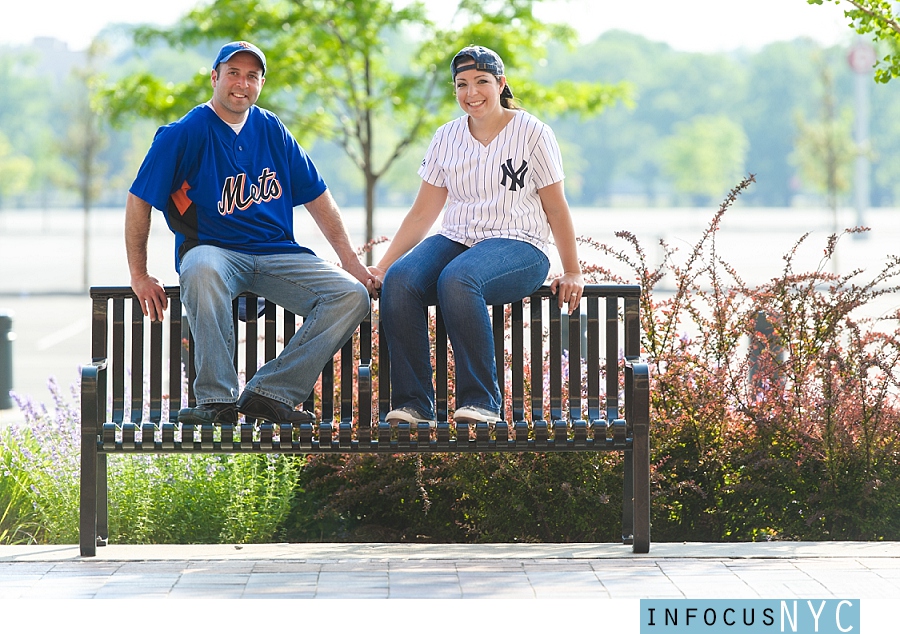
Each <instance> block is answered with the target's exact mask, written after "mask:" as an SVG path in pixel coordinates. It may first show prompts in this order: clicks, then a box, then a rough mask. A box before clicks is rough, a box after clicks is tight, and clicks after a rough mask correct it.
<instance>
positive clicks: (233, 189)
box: [218, 167, 281, 216]
mask: <svg viewBox="0 0 900 634" xmlns="http://www.w3.org/2000/svg"><path fill="white" fill-rule="evenodd" d="M258 180H259V185H251V186H250V191H249V192H247V195H245V192H246V189H247V188H246V183H247V175H246V174H238V175H237V176H229V177H228V178H226V179H225V185H224V186H223V187H222V198H221V200H220V201H219V207H218V208H219V213H220V214H221V215H223V216H224V215H225V214H231V213H234V210H235V208H237V209H240V210H241V211H243V210H244V209H247V208H249V207H250V205H252V204H254V203H256V204H259V203H267V202H269V201H270V200H275V199H277V198H281V183H279V182H278V178H277V176H276V174H275V172H272V171H269V168H268V167H266V168H265V169H263V172H262V174H260V175H259V179H258Z"/></svg>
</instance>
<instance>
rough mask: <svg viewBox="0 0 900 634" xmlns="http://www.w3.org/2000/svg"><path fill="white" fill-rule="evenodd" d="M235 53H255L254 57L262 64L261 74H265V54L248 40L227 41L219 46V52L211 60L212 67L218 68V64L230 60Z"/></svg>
mask: <svg viewBox="0 0 900 634" xmlns="http://www.w3.org/2000/svg"><path fill="white" fill-rule="evenodd" d="M235 53H252V54H253V55H255V56H256V59H258V60H259V63H260V64H262V70H263V72H262V74H263V76H265V74H266V56H265V54H263V52H262V51H261V50H259V47H257V46H254V45H253V44H251V43H250V42H229V43H228V44H226V45H225V46H223V47H222V48H220V49H219V54H218V55H216V61H214V62H213V65H212V67H213V69H216V68H218V67H219V64H221V63H223V62H227V61H228V60H230V59H231V57H232V56H233V55H234V54H235Z"/></svg>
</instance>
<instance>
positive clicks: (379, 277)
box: [366, 266, 385, 299]
mask: <svg viewBox="0 0 900 634" xmlns="http://www.w3.org/2000/svg"><path fill="white" fill-rule="evenodd" d="M384 274H385V271H384V270H383V269H381V268H379V267H377V266H370V267H369V275H370V276H371V278H370V280H369V282H368V283H367V284H366V288H368V289H369V295H371V296H372V297H374V298H376V299H377V298H378V297H379V296H380V295H381V284H382V282H383V281H384Z"/></svg>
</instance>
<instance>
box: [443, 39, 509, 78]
mask: <svg viewBox="0 0 900 634" xmlns="http://www.w3.org/2000/svg"><path fill="white" fill-rule="evenodd" d="M465 57H471V58H472V61H471V62H469V63H465V62H463V63H462V64H461V65H460V66H457V65H456V61H457V60H458V59H460V58H465ZM464 70H483V71H487V72H489V73H491V74H492V75H496V76H497V77H499V76H500V75H505V74H506V73H504V72H503V60H502V59H500V56H499V55H497V53H495V52H494V51H492V50H491V49H489V48H485V47H484V46H467V47H465V48H464V49H462V50H461V51H460V52H459V53H457V54H456V55H454V56H453V61H452V62H450V74H451V75H452V77H453V79H456V73H461V72H462V71H464Z"/></svg>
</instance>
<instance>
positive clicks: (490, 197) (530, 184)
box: [369, 46, 584, 425]
mask: <svg viewBox="0 0 900 634" xmlns="http://www.w3.org/2000/svg"><path fill="white" fill-rule="evenodd" d="M450 72H451V75H452V77H453V83H454V86H455V89H456V99H457V102H458V103H459V106H460V107H461V108H462V109H463V111H464V112H465V113H466V114H465V115H464V116H462V117H460V118H458V119H456V120H454V121H451V122H449V123H447V124H445V125H443V126H441V127H440V128H439V129H438V131H437V132H436V133H435V135H434V138H433V139H432V141H431V146H430V147H429V148H428V151H427V153H426V155H425V160H424V161H422V167H421V168H420V169H419V175H420V176H421V177H422V185H421V187H420V189H419V193H418V195H417V196H416V200H415V202H414V203H413V205H412V207H411V209H410V210H409V213H408V214H407V216H406V218H404V220H403V223H402V224H401V226H400V229H399V230H398V231H397V235H396V236H395V237H394V239H393V240H392V241H391V244H390V246H389V247H388V249H387V252H386V253H385V255H384V257H383V258H381V261H380V262H379V263H378V264H377V265H376V266H373V267H370V268H369V272H370V273H372V275H373V276H374V277H375V278H376V279H375V282H374V286H375V288H376V289H378V288H381V320H382V323H383V325H384V331H385V334H386V335H387V344H388V349H389V352H390V360H391V398H392V403H391V405H392V407H393V410H392V411H391V412H390V413H389V414H388V416H387V421H388V422H390V423H392V424H396V423H399V422H407V423H410V424H412V425H415V424H416V423H420V422H428V423H430V424H432V425H433V424H434V419H435V415H434V385H433V383H432V367H431V357H430V352H429V339H428V321H427V310H428V306H431V305H436V304H437V305H440V307H441V313H442V315H443V318H444V323H445V325H446V327H447V334H448V336H449V338H450V343H451V345H452V347H453V353H454V359H455V361H456V402H457V405H458V407H457V409H456V411H455V413H454V416H453V418H454V420H455V421H456V422H467V423H469V424H473V423H478V422H488V423H495V422H496V421H497V420H499V418H500V410H501V405H502V404H501V402H500V387H499V385H498V382H497V372H496V365H495V359H494V340H493V333H492V331H491V322H490V318H489V315H488V309H487V305H488V304H505V303H509V302H513V301H517V300H520V299H522V298H523V297H526V296H528V295H530V294H531V293H533V292H534V291H536V290H537V289H538V288H540V286H541V285H542V284H543V283H544V281H545V280H546V278H547V272H548V271H549V269H550V262H549V260H548V258H547V240H548V237H549V234H550V233H551V232H552V234H553V238H554V241H555V243H556V245H557V250H558V251H559V255H560V258H561V261H562V265H563V269H564V273H563V275H562V276H561V277H560V278H558V279H555V280H553V282H552V284H551V289H552V291H553V292H554V293H555V294H556V295H557V296H558V301H559V306H560V308H562V307H563V305H564V304H568V309H569V312H572V311H573V310H574V309H575V307H576V306H578V303H579V301H580V299H581V293H582V290H583V289H584V280H583V278H582V275H581V267H580V265H579V262H578V255H577V251H576V247H575V231H574V229H573V226H572V218H571V215H570V213H569V206H568V203H567V202H566V197H565V193H564V191H563V183H562V180H563V169H562V159H561V157H560V153H559V147H558V145H557V143H556V138H555V137H554V135H553V132H552V130H550V128H549V127H548V126H546V125H545V124H543V123H541V122H540V121H538V120H537V119H536V118H535V117H533V116H532V115H530V114H528V113H527V112H525V111H524V110H522V109H520V108H518V107H517V106H516V105H515V104H514V103H513V95H512V91H511V90H510V88H509V85H508V84H507V81H506V76H505V74H504V69H503V61H502V60H501V59H500V56H499V55H497V53H495V52H494V51H492V50H490V49H488V48H485V47H483V46H467V47H466V48H464V49H462V50H461V51H460V52H459V53H457V54H456V56H455V57H454V58H453V61H452V62H451V64H450ZM445 203H448V204H447V209H446V211H445V213H444V219H443V223H442V226H441V229H440V231H439V233H438V234H436V235H433V236H431V237H428V238H426V239H424V240H423V238H425V236H426V235H427V234H428V232H429V230H430V229H431V226H432V225H433V224H434V221H435V220H436V219H437V217H438V215H439V214H440V212H441V210H442V209H443V208H444V204H445ZM382 284H383V286H382Z"/></svg>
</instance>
